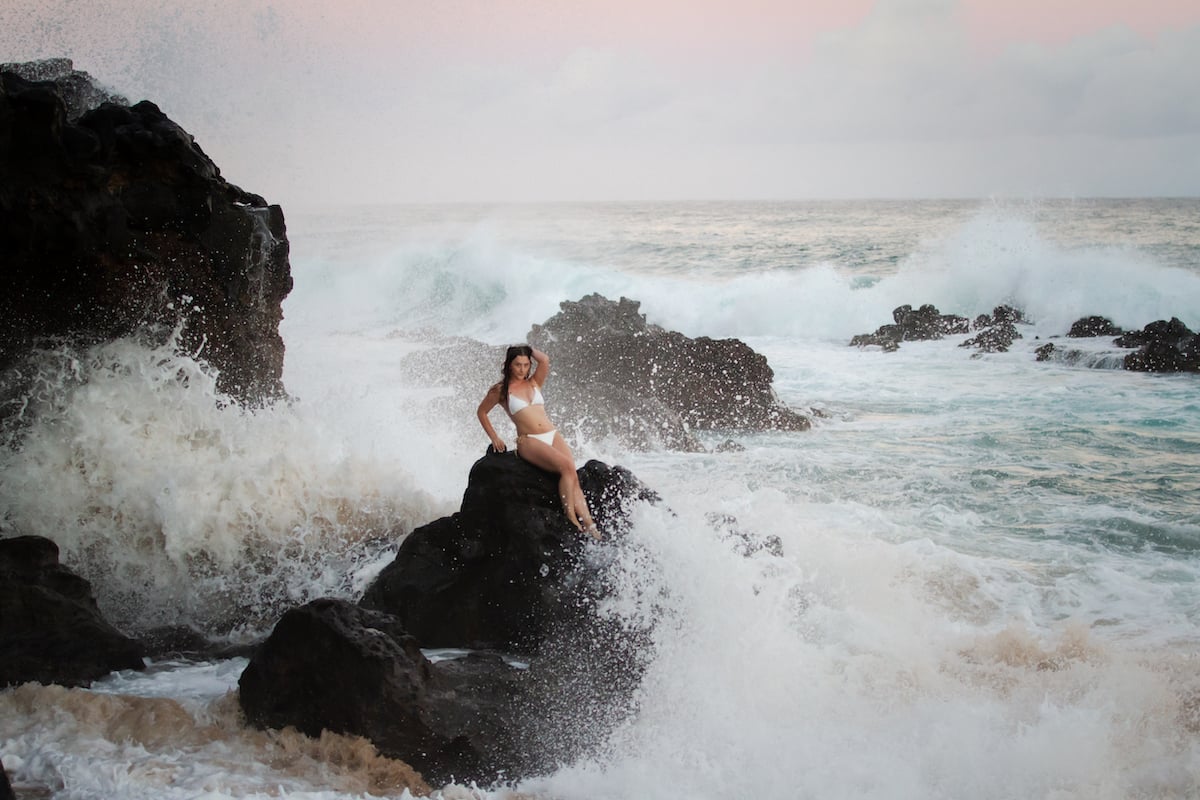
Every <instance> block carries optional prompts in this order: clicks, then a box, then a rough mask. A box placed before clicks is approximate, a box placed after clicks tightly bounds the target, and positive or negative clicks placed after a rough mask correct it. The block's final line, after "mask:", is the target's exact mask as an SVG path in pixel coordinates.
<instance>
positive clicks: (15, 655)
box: [0, 536, 144, 686]
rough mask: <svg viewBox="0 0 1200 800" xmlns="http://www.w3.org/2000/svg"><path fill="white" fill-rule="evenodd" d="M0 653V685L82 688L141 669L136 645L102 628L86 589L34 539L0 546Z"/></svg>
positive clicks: (53, 551) (53, 549)
mask: <svg viewBox="0 0 1200 800" xmlns="http://www.w3.org/2000/svg"><path fill="white" fill-rule="evenodd" d="M0 653H3V654H4V655H3V658H0V686H11V685H14V684H19V683H25V682H27V681H36V682H38V683H46V684H49V683H57V684H61V685H63V686H85V685H87V684H89V683H91V682H92V681H93V680H95V679H97V678H101V677H103V676H105V675H107V674H108V673H110V672H112V671H114V670H120V669H142V668H143V667H144V663H143V661H142V655H143V652H142V647H141V645H140V644H139V643H138V642H136V641H135V640H133V639H130V638H129V637H127V636H125V635H124V634H122V633H121V632H120V631H118V630H116V629H115V628H113V627H112V625H110V624H109V623H108V622H107V621H105V619H104V618H103V616H101V614H100V611H99V609H98V608H97V607H96V600H95V598H94V597H93V596H92V590H91V585H90V584H89V583H88V582H87V581H86V580H84V579H83V578H81V577H79V576H78V575H76V574H75V573H73V572H71V571H70V570H68V569H67V568H66V567H64V566H62V565H61V564H59V562H58V546H57V545H56V544H54V542H52V541H50V540H49V539H44V538H42V537H40V536H16V537H12V538H8V539H0Z"/></svg>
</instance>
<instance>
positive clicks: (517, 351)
mask: <svg viewBox="0 0 1200 800" xmlns="http://www.w3.org/2000/svg"><path fill="white" fill-rule="evenodd" d="M517 356H525V357H526V358H529V359H530V360H532V359H533V348H532V347H530V346H529V345H527V344H514V345H513V346H512V347H510V348H508V351H507V352H506V353H505V354H504V366H503V367H502V373H503V374H502V376H501V378H500V402H501V403H506V404H507V403H508V381H509V380H510V376H509V371H510V370H509V368H510V367H512V362H514V361H516V359H517Z"/></svg>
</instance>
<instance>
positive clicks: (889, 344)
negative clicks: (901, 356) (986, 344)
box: [850, 304, 971, 352]
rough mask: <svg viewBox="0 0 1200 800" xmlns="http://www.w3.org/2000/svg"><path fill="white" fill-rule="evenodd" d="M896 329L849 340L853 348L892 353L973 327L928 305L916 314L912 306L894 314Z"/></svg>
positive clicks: (887, 328) (882, 329) (883, 328)
mask: <svg viewBox="0 0 1200 800" xmlns="http://www.w3.org/2000/svg"><path fill="white" fill-rule="evenodd" d="M892 320H893V321H894V323H895V324H893V325H881V326H879V327H878V328H877V329H876V330H875V332H874V333H863V334H859V335H858V336H855V337H854V338H852V339H851V340H850V346H851V347H870V346H877V347H882V348H883V350H884V352H892V351H895V350H897V349H899V347H900V343H901V342H920V341H928V340H932V339H942V338H945V337H946V336H950V335H953V334H959V333H968V332H969V331H970V330H971V323H970V322H969V321H968V320H967V318H966V317H960V316H958V315H956V314H943V313H941V312H940V311H938V310H937V308H936V307H935V306H933V305H930V304H926V305H923V306H921V307H920V308H918V309H917V310H916V311H914V310H913V307H912V306H910V305H903V306H899V307H897V308H895V309H893V310H892Z"/></svg>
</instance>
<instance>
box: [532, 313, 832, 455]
mask: <svg viewBox="0 0 1200 800" xmlns="http://www.w3.org/2000/svg"><path fill="white" fill-rule="evenodd" d="M559 307H560V309H561V311H560V312H559V313H558V314H555V315H554V316H553V317H551V318H550V319H548V320H546V322H545V323H544V324H542V325H534V326H533V329H532V330H531V331H530V332H529V337H528V340H529V342H530V344H533V345H534V346H536V347H539V348H541V349H543V350H545V351H546V352H547V353H548V354H549V355H550V358H551V362H552V373H553V374H554V375H555V380H554V383H553V391H554V397H555V403H556V406H557V408H559V409H561V410H556V412H555V418H556V419H566V420H569V421H570V423H571V424H572V425H574V426H576V427H578V428H580V429H582V430H583V431H584V432H585V433H586V434H588V435H589V436H591V437H603V436H616V437H618V438H619V439H621V440H622V441H623V442H624V443H626V444H628V445H633V446H639V445H640V446H641V447H647V446H656V445H662V446H666V447H671V448H674V449H682V450H698V449H702V448H701V447H700V445H699V444H698V442H696V440H695V438H694V437H693V436H692V432H693V431H697V430H714V429H729V430H751V431H761V430H786V431H802V430H807V429H808V428H809V427H810V424H811V423H810V421H809V420H808V418H807V417H805V416H803V415H801V414H799V413H797V412H795V411H793V410H791V409H790V408H788V407H787V406H785V405H784V404H782V403H781V402H780V401H779V399H778V398H777V397H776V396H775V393H774V391H773V390H772V388H771V381H772V380H773V379H774V373H773V372H772V371H771V368H770V367H769V366H768V365H767V359H766V358H765V357H764V356H762V355H760V354H758V353H756V352H754V351H753V350H752V349H751V348H750V347H749V346H748V345H746V344H745V343H744V342H742V341H740V340H738V339H710V338H708V337H706V336H701V337H698V338H696V339H691V338H689V337H687V336H684V335H683V334H682V333H678V332H676V331H667V330H664V329H663V328H661V327H659V326H657V325H652V324H649V323H647V322H646V317H645V315H644V314H641V313H639V310H638V309H639V307H640V303H638V302H637V301H636V300H630V299H627V298H624V297H623V298H621V299H620V300H619V301H618V302H613V301H611V300H609V299H607V298H605V297H602V296H600V295H598V294H593V295H589V296H587V297H584V298H582V299H581V300H579V301H578V302H571V301H566V302H563V303H561V304H560V305H559Z"/></svg>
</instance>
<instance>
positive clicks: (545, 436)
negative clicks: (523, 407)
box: [517, 430, 557, 447]
mask: <svg viewBox="0 0 1200 800" xmlns="http://www.w3.org/2000/svg"><path fill="white" fill-rule="evenodd" d="M555 433H557V431H554V430H549V431H546V432H545V433H522V434H521V436H528V437H529V438H530V439H537V440H538V441H539V442H544V443H545V444H547V445H549V446H550V447H553V446H554V434H555ZM517 438H518V439H519V438H521V437H520V436H518V437H517ZM519 444H520V443H519V442H518V445H519Z"/></svg>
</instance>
